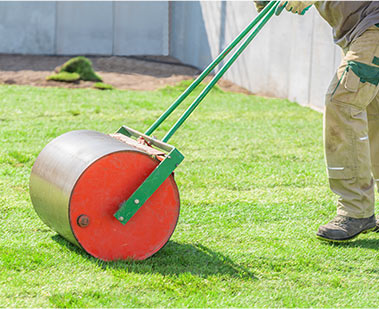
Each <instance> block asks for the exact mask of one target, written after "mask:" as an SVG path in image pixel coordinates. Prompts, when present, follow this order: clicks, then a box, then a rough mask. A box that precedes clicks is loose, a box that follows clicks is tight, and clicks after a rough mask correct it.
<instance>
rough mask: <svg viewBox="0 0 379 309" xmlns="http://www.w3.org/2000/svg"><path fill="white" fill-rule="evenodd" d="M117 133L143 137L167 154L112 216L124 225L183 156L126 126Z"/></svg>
mask: <svg viewBox="0 0 379 309" xmlns="http://www.w3.org/2000/svg"><path fill="white" fill-rule="evenodd" d="M117 133H121V134H124V135H126V136H128V137H132V136H134V137H136V138H138V137H143V138H144V139H145V140H146V141H148V142H149V143H150V144H151V145H154V146H155V147H157V148H159V149H161V150H164V151H166V152H168V154H167V155H166V156H165V159H164V160H163V161H161V163H159V165H158V166H157V167H156V168H155V169H154V171H153V172H152V173H151V174H150V175H149V177H147V178H146V180H145V181H144V182H143V183H142V184H141V185H140V186H139V187H138V188H137V190H136V191H135V192H134V193H133V194H132V195H131V196H130V197H129V199H128V200H127V201H125V202H124V203H122V205H121V207H120V209H119V210H118V211H117V212H116V213H115V214H114V216H115V217H116V219H117V220H118V221H120V222H121V223H122V224H126V223H127V222H128V221H129V220H130V218H131V217H133V216H134V214H135V213H136V212H137V211H138V210H139V209H140V208H141V206H142V205H143V204H144V203H145V202H146V201H147V200H148V199H149V198H150V196H152V195H153V193H154V192H155V191H156V190H157V189H158V188H159V186H160V185H161V184H162V183H163V182H164V181H165V180H166V179H167V178H168V177H169V176H170V175H171V174H172V172H173V171H174V169H175V168H176V167H177V166H178V165H179V164H180V163H181V162H182V161H183V159H184V156H183V155H182V154H181V153H180V152H179V151H178V150H177V149H176V148H175V147H174V146H171V145H168V144H166V143H164V142H161V141H159V140H156V139H154V138H151V137H149V136H147V135H145V134H142V133H140V132H138V131H136V130H133V129H131V128H128V127H126V126H122V127H121V128H120V129H119V130H118V131H117Z"/></svg>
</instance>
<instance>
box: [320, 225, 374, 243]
mask: <svg viewBox="0 0 379 309" xmlns="http://www.w3.org/2000/svg"><path fill="white" fill-rule="evenodd" d="M375 229H376V226H374V227H371V228H368V229H367V230H363V231H361V232H359V233H358V234H355V235H353V236H350V237H348V238H344V239H331V238H326V237H323V236H321V235H317V234H316V238H318V239H320V240H323V241H328V242H347V241H349V240H352V239H354V238H355V237H357V236H358V235H359V234H367V233H369V232H373V231H375Z"/></svg>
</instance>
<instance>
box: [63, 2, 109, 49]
mask: <svg viewBox="0 0 379 309" xmlns="http://www.w3.org/2000/svg"><path fill="white" fill-rule="evenodd" d="M56 18H57V20H56V23H57V28H56V53H57V54H59V55H75V54H95V55H110V54H112V46H113V3H112V2H103V1H96V2H90V1H88V2H85V1H62V2H57V17H56Z"/></svg>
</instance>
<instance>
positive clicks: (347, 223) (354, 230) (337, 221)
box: [316, 215, 376, 241]
mask: <svg viewBox="0 0 379 309" xmlns="http://www.w3.org/2000/svg"><path fill="white" fill-rule="evenodd" d="M375 226H376V220H375V216H374V215H372V216H371V217H369V218H362V219H356V218H350V217H346V216H342V215H337V216H336V217H335V218H334V219H333V220H332V221H330V222H329V223H328V224H325V225H322V226H320V227H319V229H318V231H317V234H316V236H317V238H320V239H322V240H327V241H345V240H349V239H353V238H354V237H356V236H358V235H359V234H360V233H365V232H369V231H372V230H374V229H375Z"/></svg>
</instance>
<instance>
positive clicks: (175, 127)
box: [162, 1, 279, 143]
mask: <svg viewBox="0 0 379 309" xmlns="http://www.w3.org/2000/svg"><path fill="white" fill-rule="evenodd" d="M278 5H279V1H272V2H270V3H269V4H268V5H267V6H266V8H267V7H268V13H267V14H266V15H265V17H264V18H263V20H262V21H261V22H260V24H259V25H258V26H257V27H256V28H255V29H254V31H253V32H252V33H251V34H250V35H249V37H248V38H247V39H246V40H245V41H244V42H243V43H242V45H241V46H240V47H239V48H238V49H237V50H236V52H235V53H234V54H233V55H232V56H231V57H230V59H229V60H228V61H227V62H226V63H225V64H224V65H223V67H222V68H221V69H220V71H219V72H218V73H217V74H216V75H215V76H214V77H213V78H212V80H211V81H210V82H209V84H208V85H207V86H206V87H205V88H204V90H203V91H202V92H201V93H200V94H199V96H198V97H197V98H196V99H195V101H193V103H192V104H191V105H190V106H189V107H188V109H187V110H186V111H185V112H184V113H183V115H182V116H181V117H180V118H179V119H178V121H177V122H176V123H175V124H174V125H173V127H172V128H171V129H170V130H169V131H168V132H167V134H166V135H165V136H164V137H163V139H162V142H164V143H167V141H168V140H169V139H170V138H171V137H172V135H173V134H174V133H175V132H176V131H177V130H178V129H179V127H180V126H181V125H182V124H183V123H184V121H185V120H186V119H187V118H188V117H189V116H190V115H191V113H192V112H193V111H194V110H195V108H196V107H197V106H198V105H199V104H200V102H201V101H202V100H203V99H204V98H205V96H206V95H207V94H208V92H209V91H210V90H211V89H212V88H213V86H214V85H215V84H216V83H217V82H218V81H219V79H220V78H221V77H222V76H223V75H224V73H225V72H226V71H227V70H228V69H229V68H230V66H231V65H232V64H233V63H234V61H236V59H237V58H238V57H239V55H241V53H242V52H243V51H244V50H245V48H246V47H247V46H248V45H249V44H250V42H251V41H252V40H253V39H254V38H255V37H256V35H257V34H258V32H259V31H260V30H261V29H262V28H263V26H264V25H265V24H266V23H267V22H268V21H269V20H270V18H271V17H272V15H273V14H274V13H275V11H276V8H277V7H278ZM262 12H263V11H262Z"/></svg>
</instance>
